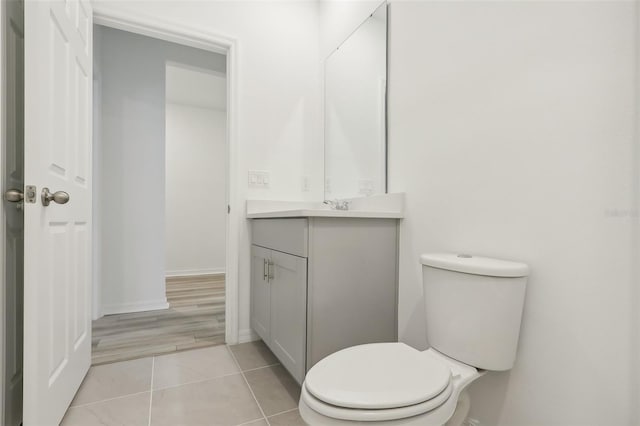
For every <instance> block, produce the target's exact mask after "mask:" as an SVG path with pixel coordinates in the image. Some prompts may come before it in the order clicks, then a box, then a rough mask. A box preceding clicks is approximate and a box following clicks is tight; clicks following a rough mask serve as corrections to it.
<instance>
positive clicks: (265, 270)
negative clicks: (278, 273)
mask: <svg viewBox="0 0 640 426" xmlns="http://www.w3.org/2000/svg"><path fill="white" fill-rule="evenodd" d="M268 269H269V268H268V267H267V259H262V280H263V281H266V280H267V278H269V272H268Z"/></svg>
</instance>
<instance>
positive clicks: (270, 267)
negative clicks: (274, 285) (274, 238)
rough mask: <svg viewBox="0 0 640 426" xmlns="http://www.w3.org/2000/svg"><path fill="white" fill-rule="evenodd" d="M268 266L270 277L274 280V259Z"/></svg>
mask: <svg viewBox="0 0 640 426" xmlns="http://www.w3.org/2000/svg"><path fill="white" fill-rule="evenodd" d="M268 266H269V267H268V268H267V270H268V271H269V279H270V280H272V279H273V261H272V260H270V261H269V262H268Z"/></svg>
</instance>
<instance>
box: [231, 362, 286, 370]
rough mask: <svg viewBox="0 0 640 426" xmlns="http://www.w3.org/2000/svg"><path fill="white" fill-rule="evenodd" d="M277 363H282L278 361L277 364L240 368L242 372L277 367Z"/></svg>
mask: <svg viewBox="0 0 640 426" xmlns="http://www.w3.org/2000/svg"><path fill="white" fill-rule="evenodd" d="M276 365H280V363H279V362H276V363H275V364H269V365H264V366H262V367H256V368H248V369H246V370H242V369H240V371H242V372H248V371H256V370H262V369H263V368H270V367H275V366H276ZM238 368H240V365H238Z"/></svg>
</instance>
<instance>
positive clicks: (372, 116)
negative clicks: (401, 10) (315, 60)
mask: <svg viewBox="0 0 640 426" xmlns="http://www.w3.org/2000/svg"><path fill="white" fill-rule="evenodd" d="M386 93H387V5H386V3H384V4H382V5H381V6H379V7H378V8H377V9H376V10H375V12H374V13H372V14H371V16H370V17H369V18H367V20H366V21H364V22H363V23H362V24H361V25H360V26H359V27H358V28H357V29H356V30H355V31H354V32H353V33H352V34H351V36H349V38H348V39H347V40H346V41H345V42H344V43H342V44H341V45H340V46H339V47H338V48H337V49H336V50H335V51H334V52H333V53H331V55H329V57H328V58H327V59H326V61H325V118H324V138H325V139H324V142H325V145H324V146H325V166H324V167H325V198H326V199H332V198H351V197H358V196H368V195H373V194H381V193H385V192H386V168H387V167H386V151H387V147H386V145H387V144H386V116H387V114H386Z"/></svg>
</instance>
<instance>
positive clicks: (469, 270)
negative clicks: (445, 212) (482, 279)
mask: <svg viewBox="0 0 640 426" xmlns="http://www.w3.org/2000/svg"><path fill="white" fill-rule="evenodd" d="M420 263H422V264H423V265H425V266H431V267H433V268H439V269H446V270H448V271H456V272H464V273H466V274H474V275H486V276H489V277H510V278H516V277H526V276H528V275H529V266H527V264H525V263H521V262H512V261H509V260H500V259H492V258H489V257H481V256H473V255H469V254H457V253H427V254H423V255H421V256H420Z"/></svg>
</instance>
